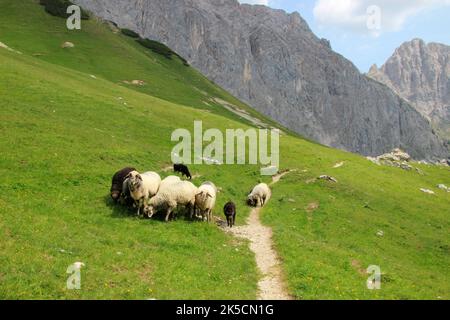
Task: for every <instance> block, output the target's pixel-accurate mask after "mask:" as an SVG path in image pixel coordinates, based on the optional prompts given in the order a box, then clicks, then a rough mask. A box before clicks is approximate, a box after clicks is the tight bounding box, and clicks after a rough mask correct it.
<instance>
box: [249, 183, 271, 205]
mask: <svg viewBox="0 0 450 320" xmlns="http://www.w3.org/2000/svg"><path fill="white" fill-rule="evenodd" d="M271 195H272V192H271V191H270V188H269V186H268V185H267V184H265V183H261V184H258V185H257V186H256V187H254V188H253V191H252V192H251V193H250V194H249V195H248V197H247V204H248V205H249V206H252V207H264V205H265V204H266V203H267V202H268V201H269V199H270V196H271Z"/></svg>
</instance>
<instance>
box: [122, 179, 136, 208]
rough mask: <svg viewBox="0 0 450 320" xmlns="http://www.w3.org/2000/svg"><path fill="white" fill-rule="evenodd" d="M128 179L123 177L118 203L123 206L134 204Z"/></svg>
mask: <svg viewBox="0 0 450 320" xmlns="http://www.w3.org/2000/svg"><path fill="white" fill-rule="evenodd" d="M129 184H130V179H128V178H127V179H125V181H124V182H123V187H122V193H121V194H120V204H121V205H123V206H127V207H131V206H133V205H134V200H133V198H132V197H131V193H130V187H129Z"/></svg>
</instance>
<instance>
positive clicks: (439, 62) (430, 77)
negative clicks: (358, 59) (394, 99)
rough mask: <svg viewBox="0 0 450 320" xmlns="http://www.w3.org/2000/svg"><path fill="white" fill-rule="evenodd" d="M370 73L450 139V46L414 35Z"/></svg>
mask: <svg viewBox="0 0 450 320" xmlns="http://www.w3.org/2000/svg"><path fill="white" fill-rule="evenodd" d="M368 75H369V76H370V77H372V78H374V79H376V80H378V81H380V82H382V83H384V84H386V85H388V86H389V87H390V88H392V89H393V90H394V91H395V92H397V93H398V94H399V95H400V96H401V97H402V98H404V99H405V100H407V101H408V102H410V103H411V104H412V105H413V106H414V107H415V108H416V109H417V110H418V111H419V112H420V113H422V114H423V115H424V116H425V117H427V118H428V119H430V120H431V121H432V122H433V124H434V125H435V126H436V128H437V129H438V131H439V132H440V133H441V134H442V135H443V136H445V137H446V138H447V139H449V140H450V47H449V46H446V45H443V44H439V43H429V44H426V43H425V42H424V41H423V40H420V39H414V40H412V41H411V42H406V43H404V44H403V45H401V46H400V47H399V48H398V49H397V50H395V52H394V54H393V55H392V56H391V57H390V58H389V59H388V60H387V61H386V63H385V64H384V65H383V66H382V67H381V68H380V69H378V68H377V66H376V65H375V66H373V67H372V68H371V69H370V71H369V74H368Z"/></svg>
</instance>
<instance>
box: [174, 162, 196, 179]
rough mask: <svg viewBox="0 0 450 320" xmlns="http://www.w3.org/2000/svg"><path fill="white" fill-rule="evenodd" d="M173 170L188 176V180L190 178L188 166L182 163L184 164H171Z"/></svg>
mask: <svg viewBox="0 0 450 320" xmlns="http://www.w3.org/2000/svg"><path fill="white" fill-rule="evenodd" d="M173 171H174V172H179V173H181V174H182V175H184V176H186V178H188V179H189V180H192V176H191V173H190V172H189V169H188V167H187V166H186V165H184V164H174V165H173Z"/></svg>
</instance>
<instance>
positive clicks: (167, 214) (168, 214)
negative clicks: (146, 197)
mask: <svg viewBox="0 0 450 320" xmlns="http://www.w3.org/2000/svg"><path fill="white" fill-rule="evenodd" d="M171 213H172V208H171V207H169V208H168V209H167V213H166V222H169V217H170V214H171Z"/></svg>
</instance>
